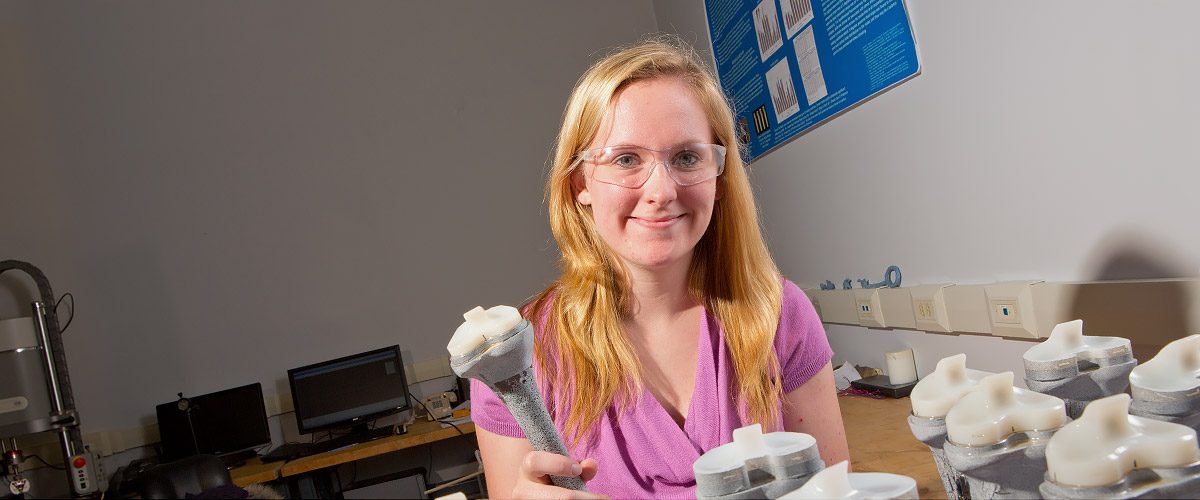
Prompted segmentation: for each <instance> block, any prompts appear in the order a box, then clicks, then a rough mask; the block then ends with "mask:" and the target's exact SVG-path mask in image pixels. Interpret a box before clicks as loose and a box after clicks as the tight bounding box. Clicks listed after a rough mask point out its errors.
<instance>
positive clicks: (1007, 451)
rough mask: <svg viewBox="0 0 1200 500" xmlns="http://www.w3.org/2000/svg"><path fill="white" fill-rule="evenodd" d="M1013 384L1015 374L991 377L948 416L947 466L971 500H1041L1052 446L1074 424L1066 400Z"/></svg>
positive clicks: (969, 394) (962, 400)
mask: <svg viewBox="0 0 1200 500" xmlns="http://www.w3.org/2000/svg"><path fill="white" fill-rule="evenodd" d="M1012 381H1013V374H1012V372H1003V373H998V374H996V375H990V376H987V377H985V378H984V379H983V380H981V381H980V382H979V389H977V390H975V391H973V392H971V393H968V394H967V395H965V396H963V397H962V399H960V400H959V401H958V403H956V404H955V405H954V407H953V408H950V412H949V413H947V414H946V435H947V441H946V443H945V445H943V450H944V451H945V454H946V461H947V462H948V463H949V464H950V465H951V466H952V467H954V469H956V470H958V471H959V472H961V473H962V474H963V475H964V476H966V477H967V483H968V485H969V488H970V491H971V498H1037V497H1038V493H1037V490H1038V486H1039V484H1040V483H1041V482H1042V476H1043V475H1044V474H1045V471H1046V460H1045V449H1046V444H1047V443H1048V442H1049V440H1050V436H1052V435H1054V432H1055V431H1057V430H1058V429H1059V428H1061V427H1062V426H1063V425H1065V424H1066V423H1067V422H1068V421H1069V420H1070V419H1068V418H1067V412H1066V404H1065V403H1063V401H1062V400H1061V399H1058V398H1056V397H1054V396H1048V395H1045V394H1040V393H1036V392H1033V391H1029V390H1025V389H1021V388H1017V387H1013V386H1012Z"/></svg>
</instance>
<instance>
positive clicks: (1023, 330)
mask: <svg viewBox="0 0 1200 500" xmlns="http://www.w3.org/2000/svg"><path fill="white" fill-rule="evenodd" d="M1042 283H1043V282H1041V281H1006V282H1000V283H992V284H990V285H983V290H984V294H985V295H987V302H985V304H987V307H988V309H989V311H988V316H990V320H991V323H992V335H996V336H1000V337H1017V338H1027V339H1036V338H1045V337H1046V336H1048V335H1049V334H1050V332H1041V333H1039V331H1038V323H1037V317H1036V312H1037V311H1035V310H1034V308H1033V289H1034V288H1035V287H1037V286H1039V285H1041V284H1042Z"/></svg>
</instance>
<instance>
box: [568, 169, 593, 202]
mask: <svg viewBox="0 0 1200 500" xmlns="http://www.w3.org/2000/svg"><path fill="white" fill-rule="evenodd" d="M571 191H572V192H573V193H574V194H575V201H578V202H579V204H580V205H591V204H592V193H591V192H590V191H588V188H587V179H584V178H583V170H582V169H576V170H575V171H574V172H571Z"/></svg>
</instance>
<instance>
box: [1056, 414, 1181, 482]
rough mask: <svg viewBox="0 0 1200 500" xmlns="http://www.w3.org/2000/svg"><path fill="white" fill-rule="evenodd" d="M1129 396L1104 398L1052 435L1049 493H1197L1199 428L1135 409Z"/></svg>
mask: <svg viewBox="0 0 1200 500" xmlns="http://www.w3.org/2000/svg"><path fill="white" fill-rule="evenodd" d="M1129 402H1130V397H1129V395H1127V394H1117V395H1114V396H1110V397H1107V398H1104V399H1098V400H1096V401H1094V402H1092V404H1090V405H1088V407H1087V409H1085V410H1084V412H1083V416H1082V417H1080V418H1079V420H1076V421H1074V422H1071V423H1070V424H1067V425H1066V426H1065V427H1063V428H1062V430H1060V431H1058V432H1057V433H1056V434H1055V435H1054V437H1052V438H1051V439H1050V444H1049V445H1048V446H1047V447H1046V466H1047V473H1046V481H1045V482H1043V483H1042V485H1041V486H1040V487H1039V490H1040V492H1041V494H1042V495H1043V496H1044V497H1045V498H1068V499H1085V498H1086V499H1092V498H1197V492H1198V491H1200V448H1198V447H1197V443H1196V431H1194V430H1193V429H1191V428H1189V427H1187V426H1183V425H1179V424H1173V423H1170V422H1162V421H1158V420H1154V419H1149V418H1142V417H1138V416H1134V415H1130V414H1129Z"/></svg>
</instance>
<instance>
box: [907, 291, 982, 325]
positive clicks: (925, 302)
mask: <svg viewBox="0 0 1200 500" xmlns="http://www.w3.org/2000/svg"><path fill="white" fill-rule="evenodd" d="M954 288H956V287H955V286H954V285H949V284H947V285H920V286H915V287H912V288H909V289H908V291H909V292H908V293H909V295H910V296H911V297H912V309H913V317H914V318H915V319H916V328H917V329H918V330H924V331H927V332H945V333H948V332H951V331H954V330H952V329H951V328H950V314H949V313H948V309H947V308H946V302H947V301H946V294H947V293H948V291H949V290H953V289H954ZM980 295H983V294H982V293H980ZM980 309H982V307H981V308H980Z"/></svg>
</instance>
